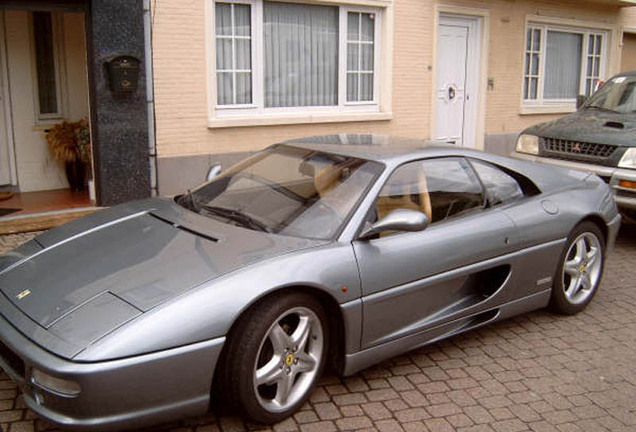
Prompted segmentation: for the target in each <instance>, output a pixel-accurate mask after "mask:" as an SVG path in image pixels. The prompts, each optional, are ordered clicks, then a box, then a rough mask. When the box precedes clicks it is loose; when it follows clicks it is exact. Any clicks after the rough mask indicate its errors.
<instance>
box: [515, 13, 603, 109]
mask: <svg viewBox="0 0 636 432" xmlns="http://www.w3.org/2000/svg"><path fill="white" fill-rule="evenodd" d="M606 41H607V32H605V31H602V30H596V29H585V28H571V27H565V26H556V25H550V24H541V23H530V24H529V25H528V27H527V30H526V41H525V42H526V46H525V64H524V80H523V101H524V105H526V106H532V105H545V106H549V105H558V104H561V105H568V104H570V105H571V104H573V103H574V102H575V101H576V98H577V96H578V95H580V94H584V95H586V96H589V95H590V94H592V93H593V92H594V89H595V88H596V85H597V83H598V81H599V79H600V78H601V77H602V76H603V75H604V70H605V57H606V51H607V48H606Z"/></svg>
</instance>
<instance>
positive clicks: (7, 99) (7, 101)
mask: <svg viewBox="0 0 636 432" xmlns="http://www.w3.org/2000/svg"><path fill="white" fill-rule="evenodd" d="M0 74H1V75H2V76H1V77H0V83H1V85H0V98H1V100H0V103H2V107H3V108H4V118H0V125H1V124H2V122H4V130H2V129H3V128H2V127H0V133H4V135H5V137H4V138H5V139H6V142H7V148H8V150H9V171H10V177H11V185H12V186H17V185H18V170H17V168H16V159H15V144H14V139H13V117H12V115H11V93H10V91H9V85H10V84H9V70H8V62H7V43H6V38H5V25H4V11H2V10H0Z"/></svg>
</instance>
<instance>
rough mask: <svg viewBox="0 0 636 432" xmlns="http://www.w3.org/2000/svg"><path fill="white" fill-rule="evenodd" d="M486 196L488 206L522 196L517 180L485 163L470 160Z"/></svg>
mask: <svg viewBox="0 0 636 432" xmlns="http://www.w3.org/2000/svg"><path fill="white" fill-rule="evenodd" d="M471 163H472V164H473V167H474V168H475V171H477V175H478V176H479V178H480V179H481V181H482V183H483V184H484V187H485V188H486V193H487V195H488V205H489V206H495V205H497V204H502V203H507V202H510V201H512V200H515V199H517V198H520V197H522V196H523V191H522V190H521V186H519V183H518V182H517V180H515V179H514V178H513V177H512V176H510V175H509V174H507V173H505V172H504V171H502V170H501V169H499V168H497V167H496V166H494V165H491V164H489V163H487V162H483V161H478V160H474V159H471Z"/></svg>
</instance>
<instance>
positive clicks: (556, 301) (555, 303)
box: [550, 222, 605, 315]
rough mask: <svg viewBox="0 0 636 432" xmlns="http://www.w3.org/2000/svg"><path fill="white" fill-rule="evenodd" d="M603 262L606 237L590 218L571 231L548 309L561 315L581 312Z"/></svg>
mask: <svg viewBox="0 0 636 432" xmlns="http://www.w3.org/2000/svg"><path fill="white" fill-rule="evenodd" d="M604 266H605V240H604V238H603V233H601V230H600V229H599V228H598V226H597V225H596V224H594V223H592V222H583V223H581V224H579V225H577V226H576V227H575V228H574V230H572V232H571V233H570V235H569V237H568V240H567V243H566V245H565V248H564V250H563V253H562V254H561V258H560V261H559V266H558V268H557V271H556V274H555V275H554V282H553V286H552V297H551V299H550V309H551V310H552V311H553V312H556V313H560V314H563V315H574V314H577V313H579V312H581V311H582V310H583V309H585V308H586V307H587V305H588V304H589V303H590V302H591V301H592V298H593V297H594V295H595V294H596V291H597V290H598V286H599V284H600V283H601V277H602V276H603V268H604Z"/></svg>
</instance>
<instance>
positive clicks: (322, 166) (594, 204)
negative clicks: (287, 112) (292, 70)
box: [0, 135, 621, 430]
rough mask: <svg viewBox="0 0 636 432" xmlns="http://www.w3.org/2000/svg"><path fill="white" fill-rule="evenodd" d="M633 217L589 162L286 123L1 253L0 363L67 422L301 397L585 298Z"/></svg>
mask: <svg viewBox="0 0 636 432" xmlns="http://www.w3.org/2000/svg"><path fill="white" fill-rule="evenodd" d="M620 220H621V217H620V215H619V214H618V212H617V208H616V204H615V202H614V200H613V197H612V193H611V191H610V188H609V186H608V185H607V184H605V183H604V182H603V181H602V180H601V179H600V178H599V177H597V176H596V175H593V174H589V173H583V172H579V171H574V170H566V169H562V168H558V167H549V166H545V165H542V164H536V163H531V162H526V161H521V160H514V159H509V158H504V157H499V156H495V155H490V154H486V153H482V152H479V151H475V150H470V149H464V148H459V147H455V146H452V145H447V144H441V143H435V142H424V141H417V140H409V139H398V138H390V137H385V136H376V135H338V136H323V137H314V138H306V139H296V140H292V141H287V142H284V143H281V144H276V145H273V146H271V147H268V148H267V149H265V150H263V151H261V152H258V153H256V154H255V155H253V156H251V157H249V158H248V159H246V160H244V161H243V162H240V163H239V164H237V165H235V166H233V167H231V168H229V169H227V170H226V171H224V172H222V173H221V174H220V175H218V176H216V177H214V178H213V179H211V180H210V181H208V182H206V183H205V184H203V185H202V186H200V187H198V188H196V189H194V190H192V191H189V192H188V193H185V194H183V195H179V196H176V197H174V198H154V199H148V200H143V201H137V202H131V203H127V204H123V205H119V206H116V207H113V208H110V209H106V210H103V211H100V212H98V213H95V214H92V215H90V216H87V217H84V218H82V219H78V220H76V221H74V222H72V223H69V224H67V225H63V226H61V227H58V228H55V229H52V230H50V231H48V232H45V233H43V234H41V235H39V236H38V237H36V238H35V239H34V240H32V241H29V242H28V243H25V244H23V245H22V246H20V247H18V248H17V249H15V250H13V251H12V252H10V253H7V254H5V255H3V256H0V291H1V293H2V294H1V295H0V365H1V366H2V368H3V369H4V370H5V371H6V372H7V373H8V374H9V375H10V376H11V378H12V379H13V380H15V381H16V382H17V383H18V384H19V386H20V387H21V389H22V392H23V396H24V401H25V402H26V404H27V405H28V406H29V407H30V408H31V409H32V410H33V411H35V412H37V413H38V414H40V415H41V416H42V417H45V418H47V419H49V420H51V421H53V422H55V423H58V424H60V425H62V426H64V427H68V428H76V429H92V430H95V429H104V430H113V429H125V428H135V427H140V426H145V425H149V424H155V423H161V422H165V421H171V420H174V419H177V418H182V417H187V416H194V415H198V414H202V413H205V412H206V411H207V410H208V409H209V407H210V404H211V402H214V403H219V404H224V405H227V406H229V407H233V409H235V410H238V412H239V413H240V414H241V415H242V416H244V418H246V419H248V420H250V421H253V422H258V423H274V422H277V421H280V420H282V419H284V418H285V417H287V416H289V415H291V414H293V413H294V412H295V411H296V410H297V409H298V408H299V407H300V406H301V405H302V404H303V402H304V401H305V400H306V399H307V398H308V397H309V395H310V394H311V392H312V389H313V388H314V386H315V385H316V382H317V380H318V378H319V376H320V375H321V373H322V372H323V370H324V369H325V367H327V366H329V367H331V368H333V369H335V370H336V371H337V372H338V373H340V374H343V375H345V376H346V375H351V374H354V373H356V372H357V371H360V370H362V369H364V368H367V367H369V366H371V365H373V364H374V363H377V362H379V361H382V360H384V359H387V358H389V357H392V356H395V355H397V354H400V353H403V352H406V351H409V350H412V349H415V348H418V347H421V346H423V345H425V344H430V343H432V342H435V341H438V340H440V339H443V338H447V337H450V336H453V335H456V334H459V333H461V332H465V331H467V330H471V329H475V328H477V327H480V326H483V325H486V324H489V323H492V322H495V321H498V320H502V319H506V318H508V317H511V316H513V315H517V314H520V313H524V312H527V311H531V310H534V309H537V308H544V307H550V308H551V309H552V310H553V311H555V312H557V313H562V314H574V313H577V312H579V311H581V310H582V309H584V308H585V307H586V306H587V305H588V304H589V302H590V301H591V300H592V298H593V297H594V294H595V293H596V291H597V289H598V287H599V283H600V281H601V276H602V273H603V265H604V261H605V259H606V256H607V254H608V253H609V252H610V250H611V249H612V246H613V244H614V240H615V238H616V234H617V231H618V228H619V225H620Z"/></svg>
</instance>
